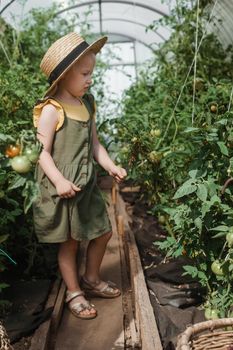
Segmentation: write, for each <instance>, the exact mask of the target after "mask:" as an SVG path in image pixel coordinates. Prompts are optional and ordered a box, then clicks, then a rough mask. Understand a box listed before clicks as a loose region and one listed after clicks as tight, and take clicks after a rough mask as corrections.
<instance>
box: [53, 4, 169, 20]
mask: <svg viewBox="0 0 233 350" xmlns="http://www.w3.org/2000/svg"><path fill="white" fill-rule="evenodd" d="M112 2H117V3H118V4H124V5H133V6H138V7H141V8H144V9H146V10H150V11H153V12H156V13H158V14H159V15H161V16H165V17H167V16H168V15H167V14H166V13H165V12H163V11H160V10H158V9H155V8H153V7H151V6H149V5H144V4H140V3H139V2H136V1H134V2H131V1H128V0H117V1H114V0H101V3H102V4H104V3H112ZM98 3H99V0H92V1H86V2H84V3H82V4H77V5H72V6H68V7H67V8H65V9H62V10H60V11H58V12H57V13H55V16H57V15H60V14H61V13H63V12H66V11H69V10H72V9H74V8H77V7H83V6H88V5H94V4H98Z"/></svg>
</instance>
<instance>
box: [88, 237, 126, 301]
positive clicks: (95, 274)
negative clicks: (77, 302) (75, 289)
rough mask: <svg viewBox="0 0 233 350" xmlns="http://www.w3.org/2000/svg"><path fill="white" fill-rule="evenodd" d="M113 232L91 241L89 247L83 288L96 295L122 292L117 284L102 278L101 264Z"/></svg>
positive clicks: (111, 296) (105, 296)
mask: <svg viewBox="0 0 233 350" xmlns="http://www.w3.org/2000/svg"><path fill="white" fill-rule="evenodd" d="M111 236H112V233H111V232H109V233H106V234H105V235H103V236H100V237H98V238H95V239H93V240H91V241H90V242H89V245H88V248H87V261H86V271H85V274H84V276H83V278H82V283H83V288H84V289H85V290H86V291H88V292H90V291H91V293H92V295H94V296H101V297H103V298H115V297H118V296H119V295H120V294H121V292H120V290H119V289H118V288H116V286H115V285H112V283H111V284H109V283H108V282H105V281H102V280H101V278H100V265H101V262H102V260H103V257H104V253H105V250H106V246H107V243H108V241H109V239H110V238H111Z"/></svg>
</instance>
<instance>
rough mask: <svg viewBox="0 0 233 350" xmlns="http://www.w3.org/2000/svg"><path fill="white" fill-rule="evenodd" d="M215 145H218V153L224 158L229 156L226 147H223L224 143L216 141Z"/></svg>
mask: <svg viewBox="0 0 233 350" xmlns="http://www.w3.org/2000/svg"><path fill="white" fill-rule="evenodd" d="M217 145H218V147H219V148H220V151H221V153H222V154H223V155H224V156H229V153H228V149H227V146H226V145H225V143H224V142H222V141H218V142H217Z"/></svg>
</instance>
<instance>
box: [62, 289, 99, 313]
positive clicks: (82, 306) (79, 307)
mask: <svg viewBox="0 0 233 350" xmlns="http://www.w3.org/2000/svg"><path fill="white" fill-rule="evenodd" d="M80 295H84V292H83V291H80V292H69V291H67V292H66V300H65V301H66V303H67V304H68V308H69V310H70V311H71V312H72V314H73V315H74V316H76V317H78V318H81V319H83V320H90V319H92V318H95V317H96V316H97V311H96V312H95V313H94V314H91V313H90V314H86V315H85V314H81V312H82V311H84V310H91V309H93V308H94V305H93V304H91V303H90V302H89V301H87V300H86V302H85V303H78V302H77V303H75V304H73V305H70V304H69V303H70V302H71V300H73V299H74V298H76V297H78V296H80Z"/></svg>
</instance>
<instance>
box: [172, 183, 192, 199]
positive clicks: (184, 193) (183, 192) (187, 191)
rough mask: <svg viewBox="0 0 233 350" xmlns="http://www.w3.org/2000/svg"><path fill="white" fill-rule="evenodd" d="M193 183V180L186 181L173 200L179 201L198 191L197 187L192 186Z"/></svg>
mask: <svg viewBox="0 0 233 350" xmlns="http://www.w3.org/2000/svg"><path fill="white" fill-rule="evenodd" d="M191 182H193V180H191V181H190V180H188V181H186V182H185V183H184V184H183V185H182V186H181V187H180V188H178V190H177V191H176V193H175V195H174V197H173V199H178V198H181V197H184V196H187V195H188V194H191V193H193V192H195V191H196V189H197V186H196V185H191V184H190V183H191Z"/></svg>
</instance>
